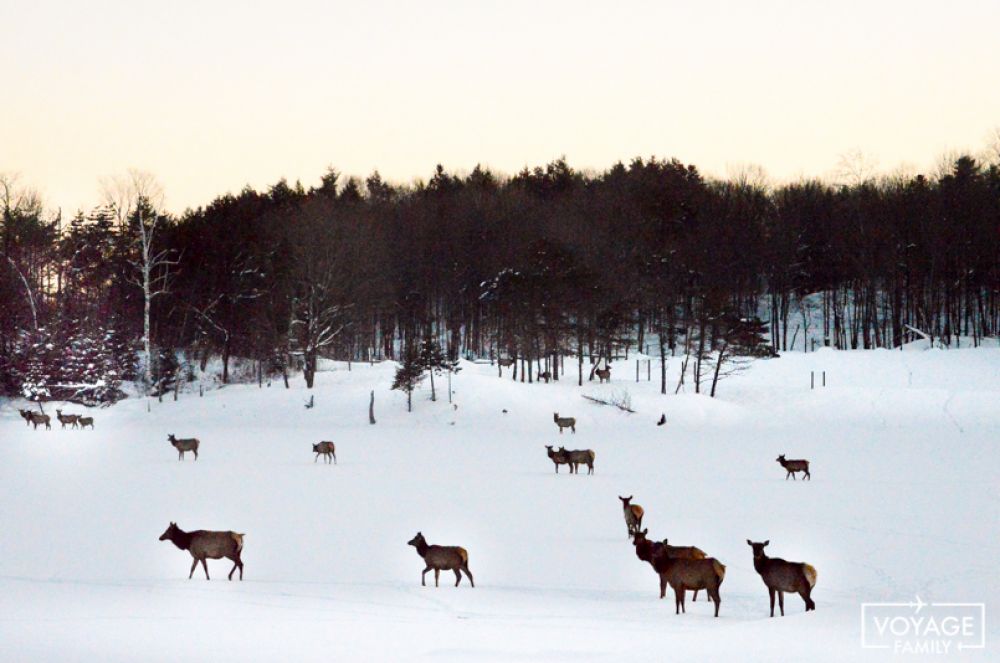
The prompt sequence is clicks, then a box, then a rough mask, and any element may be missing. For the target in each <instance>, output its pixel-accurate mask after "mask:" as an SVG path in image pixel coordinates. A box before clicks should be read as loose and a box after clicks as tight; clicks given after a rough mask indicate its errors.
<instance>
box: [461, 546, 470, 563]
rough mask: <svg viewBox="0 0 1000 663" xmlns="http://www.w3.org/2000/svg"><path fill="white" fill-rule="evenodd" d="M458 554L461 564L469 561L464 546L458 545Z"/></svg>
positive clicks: (467, 552)
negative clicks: (460, 557)
mask: <svg viewBox="0 0 1000 663" xmlns="http://www.w3.org/2000/svg"><path fill="white" fill-rule="evenodd" d="M458 554H459V555H461V556H462V564H468V563H469V551H468V550H466V549H465V548H462V547H459V549H458Z"/></svg>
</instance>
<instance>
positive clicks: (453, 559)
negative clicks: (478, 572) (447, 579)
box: [406, 532, 476, 587]
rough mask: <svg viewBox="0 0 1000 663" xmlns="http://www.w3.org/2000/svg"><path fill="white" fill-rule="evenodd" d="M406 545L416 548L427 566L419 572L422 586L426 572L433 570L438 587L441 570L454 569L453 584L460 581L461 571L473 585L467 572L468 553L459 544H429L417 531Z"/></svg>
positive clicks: (425, 584)
mask: <svg viewBox="0 0 1000 663" xmlns="http://www.w3.org/2000/svg"><path fill="white" fill-rule="evenodd" d="M406 544H407V545H409V546H413V547H414V548H416V549H417V554H418V555H420V556H421V557H422V558H423V560H424V563H425V564H426V565H427V567H426V568H425V569H424V572H423V573H421V574H420V584H421V585H422V586H424V587H426V586H427V583H426V576H427V572H428V571H430V570H432V569H433V570H434V586H435V587H438V586H439V585H438V577H439V576H440V575H441V571H442V570H445V571H454V572H455V586H456V587H458V583H460V582H462V573H461V572H465V575H467V576H468V577H469V583H470V584H471V585H472V586H473V587H475V586H476V582H475V581H474V580H473V579H472V573H470V572H469V553H468V552H467V551H466V550H465V548H462V547H461V546H431V545H427V540H426V539H425V538H424V535H423V534H421V533H420V532H417V535H416V536H415V537H413V538H412V539H410V540H409V541H407V542H406Z"/></svg>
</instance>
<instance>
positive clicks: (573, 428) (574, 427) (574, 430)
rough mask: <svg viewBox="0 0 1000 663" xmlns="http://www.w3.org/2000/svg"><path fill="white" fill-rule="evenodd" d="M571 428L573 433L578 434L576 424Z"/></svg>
mask: <svg viewBox="0 0 1000 663" xmlns="http://www.w3.org/2000/svg"><path fill="white" fill-rule="evenodd" d="M570 428H572V430H573V435H576V426H570Z"/></svg>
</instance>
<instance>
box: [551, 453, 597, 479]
mask: <svg viewBox="0 0 1000 663" xmlns="http://www.w3.org/2000/svg"><path fill="white" fill-rule="evenodd" d="M560 451H562V452H564V453H565V454H566V458H567V459H568V460H569V464H570V472H571V473H575V474H579V473H580V464H581V463H582V464H584V465H586V466H587V474H593V473H594V458H596V457H597V454H595V453H594V452H593V451H591V450H590V449H577V450H574V451H566V449H565V448H561V449H560Z"/></svg>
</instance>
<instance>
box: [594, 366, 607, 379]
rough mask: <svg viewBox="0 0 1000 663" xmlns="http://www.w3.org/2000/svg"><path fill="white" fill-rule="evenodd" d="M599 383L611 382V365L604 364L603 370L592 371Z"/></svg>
mask: <svg viewBox="0 0 1000 663" xmlns="http://www.w3.org/2000/svg"><path fill="white" fill-rule="evenodd" d="M594 373H595V374H596V375H597V379H598V381H599V382H611V364H605V365H604V368H603V369H600V368H599V369H597V370H596V371H594Z"/></svg>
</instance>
